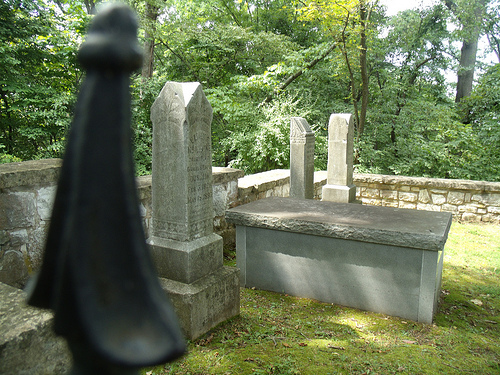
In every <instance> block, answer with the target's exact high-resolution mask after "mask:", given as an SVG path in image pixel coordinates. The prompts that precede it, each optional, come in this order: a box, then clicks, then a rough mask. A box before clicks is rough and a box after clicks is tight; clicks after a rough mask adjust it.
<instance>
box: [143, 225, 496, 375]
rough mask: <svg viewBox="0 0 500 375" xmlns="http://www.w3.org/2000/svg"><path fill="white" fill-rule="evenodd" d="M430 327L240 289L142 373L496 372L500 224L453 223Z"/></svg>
mask: <svg viewBox="0 0 500 375" xmlns="http://www.w3.org/2000/svg"><path fill="white" fill-rule="evenodd" d="M444 262H445V263H444V270H443V285H442V288H443V291H442V296H441V302H440V307H439V311H438V313H437V315H436V317H435V322H434V324H433V325H426V324H420V323H415V322H412V321H405V320H403V319H400V318H394V317H390V316H386V315H383V314H375V313H371V312H366V311H360V310H356V309H350V308H346V307H343V306H338V305H332V304H327V303H320V302H317V301H314V300H309V299H304V298H296V297H291V296H287V295H281V294H277V293H271V292H266V291H259V290H251V289H242V290H241V314H240V316H238V317H236V318H234V319H232V320H230V321H228V322H225V323H223V324H221V325H219V326H218V327H216V328H215V329H213V330H212V331H211V332H209V333H207V334H206V335H204V336H203V337H201V338H200V339H198V340H196V341H194V342H190V343H189V348H188V350H189V352H188V354H187V355H185V356H184V357H183V358H182V359H180V360H178V361H176V362H174V363H171V364H167V365H166V366H159V367H156V368H154V369H147V370H144V373H145V374H186V375H187V374H192V375H194V374H199V375H201V374H283V375H285V374H412V375H413V374H467V373H470V374H500V317H499V312H500V285H499V280H500V227H499V226H497V225H479V224H460V223H454V224H453V225H452V229H451V233H450V235H449V238H448V242H447V244H446V248H445V260H444Z"/></svg>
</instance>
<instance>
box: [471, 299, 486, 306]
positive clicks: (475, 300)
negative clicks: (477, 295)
mask: <svg viewBox="0 0 500 375" xmlns="http://www.w3.org/2000/svg"><path fill="white" fill-rule="evenodd" d="M470 301H471V302H472V303H473V304H474V305H476V306H483V301H481V300H479V299H471V300H470Z"/></svg>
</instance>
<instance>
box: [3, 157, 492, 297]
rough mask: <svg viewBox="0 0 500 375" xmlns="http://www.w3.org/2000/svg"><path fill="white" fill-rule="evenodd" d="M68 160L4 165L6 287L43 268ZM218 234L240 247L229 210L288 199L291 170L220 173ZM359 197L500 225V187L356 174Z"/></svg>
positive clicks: (321, 180)
mask: <svg viewBox="0 0 500 375" xmlns="http://www.w3.org/2000/svg"><path fill="white" fill-rule="evenodd" d="M60 168H61V160H60V159H47V160H38V161H27V162H22V163H11V164H2V165H0V282H3V283H6V284H9V285H12V286H15V287H18V288H19V287H22V286H24V285H25V283H26V281H27V279H28V277H29V276H30V274H32V273H33V272H34V271H35V270H36V269H38V267H39V266H40V263H41V260H42V249H43V245H44V241H45V236H46V233H47V229H48V224H49V221H50V214H51V210H52V202H53V199H54V195H55V190H56V183H57V178H58V175H59V170H60ZM212 177H213V201H214V231H215V232H216V233H217V234H219V235H220V236H222V237H223V238H224V244H225V245H231V244H232V243H233V242H234V227H233V226H232V225H229V224H228V223H227V222H226V220H225V210H226V209H228V208H232V207H235V206H238V205H240V204H245V203H249V202H252V201H255V200H258V199H262V198H267V197H271V196H277V197H287V196H289V191H290V171H289V170H283V169H278V170H273V171H268V172H263V173H257V174H254V175H248V176H244V173H243V171H240V170H236V169H231V168H216V167H214V168H213V169H212ZM326 180H327V174H326V171H320V172H315V174H314V198H315V199H321V194H322V186H323V185H325V184H326ZM137 183H138V191H139V198H140V205H141V206H140V209H141V215H142V219H143V223H144V228H145V231H146V235H149V230H150V227H151V216H152V215H151V213H152V208H151V176H143V177H139V178H138V179H137ZM354 184H355V185H356V186H357V194H356V195H357V199H358V200H360V201H361V202H362V203H363V204H366V205H375V206H386V207H398V208H410V209H419V210H428V211H438V212H439V211H443V212H444V211H446V212H451V213H452V214H453V217H454V219H456V220H462V221H474V222H485V223H495V224H499V223H500V183H499V182H484V181H467V180H446V179H430V178H417V177H403V176H385V175H371V174H354Z"/></svg>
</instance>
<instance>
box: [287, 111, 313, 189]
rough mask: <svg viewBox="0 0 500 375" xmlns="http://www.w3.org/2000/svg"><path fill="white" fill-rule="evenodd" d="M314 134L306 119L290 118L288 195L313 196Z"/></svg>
mask: <svg viewBox="0 0 500 375" xmlns="http://www.w3.org/2000/svg"><path fill="white" fill-rule="evenodd" d="M314 142H315V136H314V132H313V131H312V130H311V127H310V126H309V124H308V123H307V121H306V119H304V118H302V117H292V118H291V120H290V197H291V198H301V199H313V197H314Z"/></svg>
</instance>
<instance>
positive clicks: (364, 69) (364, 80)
mask: <svg viewBox="0 0 500 375" xmlns="http://www.w3.org/2000/svg"><path fill="white" fill-rule="evenodd" d="M359 3H360V23H361V33H360V53H359V65H360V72H361V110H360V113H359V124H358V136H360V135H361V134H363V131H364V129H365V122H366V111H367V109H368V95H369V82H368V80H369V77H368V64H367V62H366V55H367V45H366V23H367V21H368V19H369V12H368V11H367V9H366V4H365V1H364V0H360V2H359Z"/></svg>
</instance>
